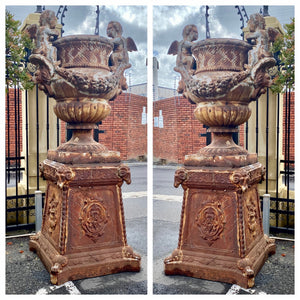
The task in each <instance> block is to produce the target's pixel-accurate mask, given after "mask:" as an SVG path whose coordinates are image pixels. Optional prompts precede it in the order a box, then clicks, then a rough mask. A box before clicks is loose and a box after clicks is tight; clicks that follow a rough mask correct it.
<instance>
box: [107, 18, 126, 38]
mask: <svg viewBox="0 0 300 300" xmlns="http://www.w3.org/2000/svg"><path fill="white" fill-rule="evenodd" d="M122 33H123V29H122V26H121V24H120V23H119V22H116V21H110V22H109V23H108V25H107V29H106V34H107V36H108V37H111V38H115V37H117V36H118V37H120V36H122Z"/></svg>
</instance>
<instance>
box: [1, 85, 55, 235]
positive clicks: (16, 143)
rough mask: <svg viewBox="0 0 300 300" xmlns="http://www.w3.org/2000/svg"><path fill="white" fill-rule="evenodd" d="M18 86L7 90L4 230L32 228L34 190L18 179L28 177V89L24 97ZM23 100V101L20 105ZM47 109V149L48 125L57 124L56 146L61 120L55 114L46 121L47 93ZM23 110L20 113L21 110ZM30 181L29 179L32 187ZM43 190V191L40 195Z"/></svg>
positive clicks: (38, 125) (37, 148) (37, 187)
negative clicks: (54, 118) (22, 184)
mask: <svg viewBox="0 0 300 300" xmlns="http://www.w3.org/2000/svg"><path fill="white" fill-rule="evenodd" d="M35 89H36V99H35V101H36V113H35V115H36V126H35V127H36V132H37V134H36V145H35V146H36V166H35V168H36V174H39V163H40V161H39V153H40V150H39V149H40V141H39V130H40V124H39V113H38V109H39V108H38V103H39V97H38V89H37V87H35ZM21 95H22V93H21V90H20V88H19V86H14V87H13V88H9V87H7V92H6V135H5V136H6V154H5V156H6V172H5V185H6V186H5V192H6V195H5V196H6V201H5V205H6V231H7V232H9V231H15V230H23V229H24V230H33V229H34V228H35V222H34V216H35V203H34V199H35V194H34V193H33V194H32V193H29V180H26V184H25V186H23V188H21V189H20V182H21V180H22V179H23V176H26V178H27V179H28V178H29V171H30V166H29V158H28V153H29V145H28V135H29V127H28V118H29V111H28V92H27V91H25V92H24V93H23V95H24V97H25V99H23V101H22V99H21V97H22V96H21ZM22 104H23V105H22ZM46 107H47V112H46V128H45V131H46V136H47V138H46V140H47V150H48V149H49V138H50V137H49V129H50V128H51V127H52V128H53V127H54V126H56V130H57V141H56V143H57V146H58V145H59V142H60V138H59V137H60V121H59V119H58V118H57V121H56V124H51V123H49V98H48V97H47V104H46ZM22 111H23V113H22ZM23 143H25V145H24V146H25V156H23V155H21V153H22V152H21V151H22V147H23ZM32 185H33V183H32V182H31V187H32ZM39 188H40V178H39V176H36V182H35V189H36V190H39ZM44 195H45V194H44V193H43V196H44Z"/></svg>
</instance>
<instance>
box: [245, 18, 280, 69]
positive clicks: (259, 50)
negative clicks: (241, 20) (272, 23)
mask: <svg viewBox="0 0 300 300" xmlns="http://www.w3.org/2000/svg"><path fill="white" fill-rule="evenodd" d="M248 25H249V30H250V32H249V33H247V34H246V36H245V38H246V40H247V41H248V42H249V43H250V44H252V45H256V46H255V47H254V48H253V50H251V51H249V55H248V64H249V66H254V65H255V64H256V63H257V62H258V61H259V60H261V59H263V58H265V57H272V54H271V53H270V48H271V43H272V42H274V41H275V39H276V37H277V36H278V35H279V32H278V31H277V30H276V29H274V28H271V27H269V28H267V29H266V22H265V19H264V17H263V16H262V15H261V14H258V13H256V14H253V15H251V16H250V19H249V21H248Z"/></svg>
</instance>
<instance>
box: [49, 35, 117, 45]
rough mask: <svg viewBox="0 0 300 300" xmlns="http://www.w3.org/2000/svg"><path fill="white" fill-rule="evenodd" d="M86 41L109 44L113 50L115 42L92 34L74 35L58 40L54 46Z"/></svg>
mask: <svg viewBox="0 0 300 300" xmlns="http://www.w3.org/2000/svg"><path fill="white" fill-rule="evenodd" d="M84 41H93V42H97V41H98V42H100V43H103V44H108V45H109V46H111V47H112V48H113V42H112V41H110V40H109V39H108V38H106V37H104V36H99V35H92V34H74V35H67V36H63V37H60V38H58V39H57V40H56V41H54V42H53V46H55V47H61V46H62V45H65V44H67V45H68V44H69V43H70V42H84Z"/></svg>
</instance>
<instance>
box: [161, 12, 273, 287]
mask: <svg viewBox="0 0 300 300" xmlns="http://www.w3.org/2000/svg"><path fill="white" fill-rule="evenodd" d="M250 27H251V32H250V34H249V36H247V37H246V38H247V40H248V41H249V42H250V43H247V42H245V41H240V40H235V39H207V40H202V41H195V40H196V39H197V38H196V34H195V35H194V36H193V37H192V38H189V39H188V36H189V35H188V33H187V31H186V28H190V29H191V28H193V32H197V30H196V29H195V26H194V25H188V26H186V27H185V29H184V31H183V41H181V42H180V43H179V42H177V41H175V42H173V43H172V45H171V47H170V49H169V54H174V55H175V54H177V60H176V67H175V71H178V72H179V73H180V74H181V77H182V78H181V81H180V82H179V85H178V92H180V93H183V95H184V97H186V98H187V99H189V101H190V102H192V103H196V104H197V107H196V109H195V111H194V115H195V117H196V118H197V119H198V120H199V121H200V122H201V123H203V124H205V125H207V126H209V130H210V131H211V132H212V133H213V134H212V143H211V144H210V145H208V146H206V147H204V148H202V149H200V150H199V151H198V152H197V153H195V154H191V155H186V157H185V161H184V167H183V168H181V169H179V170H177V172H176V174H175V182H174V185H175V187H178V186H179V185H180V184H181V185H182V187H183V189H184V196H183V204H182V214H181V225H180V232H179V242H178V247H177V249H175V250H174V252H173V253H172V255H171V256H170V257H168V258H166V259H165V273H166V274H168V275H170V274H182V275H187V276H193V277H198V278H204V279H210V280H217V281H224V282H229V283H237V284H239V285H241V286H243V287H252V286H253V285H254V278H255V275H256V274H257V273H258V271H259V270H260V268H261V267H262V265H263V264H264V262H265V260H266V259H267V257H268V255H269V254H272V253H275V243H274V240H272V239H269V238H268V237H267V236H265V235H264V233H263V229H262V219H261V210H260V202H259V195H258V192H257V184H258V183H259V182H261V181H262V180H263V175H264V168H263V167H262V165H261V164H260V163H258V162H257V154H250V153H248V151H247V150H246V149H244V148H242V147H240V146H238V145H236V144H235V143H234V141H233V139H232V133H233V132H236V131H237V126H239V125H241V124H243V123H244V122H246V121H247V120H248V119H249V117H250V115H251V110H250V108H249V107H248V104H249V103H250V102H251V101H253V100H256V99H257V98H258V97H259V96H260V95H261V94H263V93H265V92H266V87H268V86H270V85H271V83H272V81H271V79H270V76H269V74H268V69H269V68H270V67H272V66H274V65H275V59H274V58H273V57H272V56H271V53H270V51H269V46H270V42H271V41H273V40H274V37H275V36H276V32H275V31H274V30H266V29H265V21H264V18H263V17H261V16H260V15H259V14H255V15H253V16H252V17H251V18H250ZM186 56H188V60H189V61H190V60H192V59H194V60H195V61H194V62H193V63H191V64H187V63H185V61H186V60H187V58H186Z"/></svg>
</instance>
